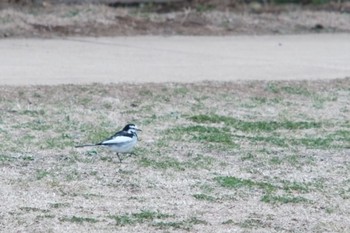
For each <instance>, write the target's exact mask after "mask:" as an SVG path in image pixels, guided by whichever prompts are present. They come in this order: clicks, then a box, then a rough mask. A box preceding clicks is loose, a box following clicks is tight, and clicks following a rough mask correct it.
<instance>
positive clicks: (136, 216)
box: [108, 210, 171, 226]
mask: <svg viewBox="0 0 350 233" xmlns="http://www.w3.org/2000/svg"><path fill="white" fill-rule="evenodd" d="M108 217H109V218H111V219H113V220H114V221H115V224H116V225H117V226H125V225H135V224H140V223H144V222H152V221H153V220H155V219H165V218H169V217H171V215H168V214H163V213H160V212H157V211H150V210H142V211H140V212H138V213H132V214H121V215H110V216H108Z"/></svg>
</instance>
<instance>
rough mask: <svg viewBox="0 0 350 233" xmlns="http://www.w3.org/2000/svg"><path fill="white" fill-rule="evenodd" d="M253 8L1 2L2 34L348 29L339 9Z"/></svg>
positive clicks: (250, 32)
mask: <svg viewBox="0 0 350 233" xmlns="http://www.w3.org/2000/svg"><path fill="white" fill-rule="evenodd" d="M349 4H350V3H349ZM348 8H349V9H350V6H349V7H348ZM254 9H255V8H254V7H253V8H252V7H250V6H246V7H245V8H244V9H242V10H239V11H229V10H223V9H219V10H216V9H211V8H207V7H206V5H194V6H190V7H185V8H176V9H173V10H171V11H166V12H157V11H156V10H155V9H153V7H152V6H150V7H149V6H144V7H136V8H124V7H117V8H114V7H108V6H105V5H73V6H66V5H57V6H56V5H50V6H46V7H28V6H27V7H25V6H23V7H6V8H1V7H0V38H1V37H55V36H121V35H122V36H124V35H127V36H128V35H236V34H246V35H256V34H300V33H319V32H323V33H333V32H338V33H340V32H350V14H348V13H345V12H342V11H315V10H309V9H305V8H301V7H299V6H289V7H288V8H287V9H283V10H280V9H274V8H273V7H271V8H268V9H265V10H261V12H258V13H257V12H255V11H256V10H254ZM349 11H350V10H349Z"/></svg>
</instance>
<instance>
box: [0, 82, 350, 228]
mask: <svg viewBox="0 0 350 233" xmlns="http://www.w3.org/2000/svg"><path fill="white" fill-rule="evenodd" d="M349 86H350V79H349V78H347V79H340V80H333V81H312V82H306V81H301V82H276V81H273V82H234V83H220V82H203V83H196V84H177V83H167V84H139V85H132V84H123V85H100V84H95V85H86V86H74V85H59V86H32V87H10V86H1V87H0V109H1V115H0V136H1V141H2V143H1V144H0V169H1V173H2V176H1V177H0V182H1V184H2V185H1V188H0V191H1V197H0V200H1V202H2V205H1V206H0V213H1V214H0V219H1V222H2V223H3V224H2V227H3V228H4V231H6V232H16V231H18V230H23V229H25V230H26V231H28V232H32V231H36V230H37V229H42V231H45V232H67V231H69V232H77V231H79V232H86V231H90V232H115V231H123V232H135V231H136V232H141V231H143V232H164V231H166V232H175V231H176V232H177V231H181V232H182V231H188V232H192V231H193V232H213V231H216V232H232V231H238V232H239V231H250V232H281V231H283V232H294V231H303V232H325V231H328V232H348V231H349V230H350V224H349V222H350V219H349V216H350V212H349V208H347V206H349V205H350V198H349V194H348V193H349V190H350V182H349V178H348V177H349V176H350V174H349V171H350V167H349V164H350V160H349V156H348V154H349V148H350V124H349V111H350V89H349ZM127 122H134V123H136V124H138V125H139V126H140V127H141V128H142V130H143V132H142V133H141V134H140V135H139V136H140V139H141V141H140V142H139V144H138V145H137V147H136V149H135V155H131V156H128V157H127V158H125V159H124V161H123V163H119V161H118V159H117V158H115V155H114V154H113V153H110V152H109V151H108V150H105V149H104V148H86V149H76V148H74V145H77V144H81V143H92V142H98V141H100V140H102V139H104V138H105V137H108V136H110V135H111V134H112V133H114V132H115V131H116V130H120V128H121V127H123V126H124V125H125V124H126V123H127Z"/></svg>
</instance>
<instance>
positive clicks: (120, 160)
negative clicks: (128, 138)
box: [117, 153, 122, 163]
mask: <svg viewBox="0 0 350 233" xmlns="http://www.w3.org/2000/svg"><path fill="white" fill-rule="evenodd" d="M117 156H118V159H119V162H120V163H122V158H121V157H120V156H119V153H117Z"/></svg>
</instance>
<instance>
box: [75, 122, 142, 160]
mask: <svg viewBox="0 0 350 233" xmlns="http://www.w3.org/2000/svg"><path fill="white" fill-rule="evenodd" d="M137 131H142V130H141V129H139V128H137V126H136V125H135V124H127V125H126V126H125V127H124V128H123V129H122V130H121V131H119V132H116V133H115V134H114V135H113V136H111V137H109V138H107V139H105V140H103V141H102V142H99V143H96V144H85V145H79V146H75V147H76V148H77V147H85V146H106V147H109V149H110V150H112V151H114V152H117V156H118V159H119V161H120V162H122V160H121V158H120V156H119V153H128V152H131V150H132V149H133V147H134V146H135V145H136V142H137V140H138V137H137Z"/></svg>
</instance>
